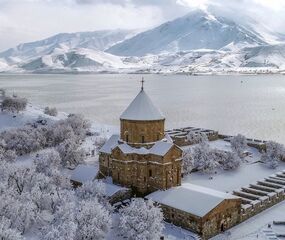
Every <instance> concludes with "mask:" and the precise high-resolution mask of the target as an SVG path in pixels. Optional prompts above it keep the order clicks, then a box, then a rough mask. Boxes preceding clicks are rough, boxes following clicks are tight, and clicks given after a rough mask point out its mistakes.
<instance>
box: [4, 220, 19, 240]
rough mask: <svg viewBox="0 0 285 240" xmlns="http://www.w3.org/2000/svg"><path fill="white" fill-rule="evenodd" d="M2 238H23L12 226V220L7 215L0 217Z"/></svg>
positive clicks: (17, 239)
mask: <svg viewBox="0 0 285 240" xmlns="http://www.w3.org/2000/svg"><path fill="white" fill-rule="evenodd" d="M0 239H1V240H22V239H23V237H22V235H21V233H20V232H19V231H17V230H16V229H12V228H11V221H10V220H9V219H7V218H6V217H0Z"/></svg>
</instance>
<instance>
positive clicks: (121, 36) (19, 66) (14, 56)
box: [0, 10, 285, 73]
mask: <svg viewBox="0 0 285 240" xmlns="http://www.w3.org/2000/svg"><path fill="white" fill-rule="evenodd" d="M254 24H256V23H255V22H254V21H253V20H252V22H250V21H249V24H248V26H244V25H241V24H237V23H235V22H234V21H232V20H230V19H227V18H225V17H222V16H217V15H216V14H211V13H209V12H208V11H201V10H196V11H193V12H191V13H189V14H187V15H185V16H183V17H180V18H177V19H175V20H173V21H169V22H166V23H164V24H161V25H160V26H158V27H155V28H153V29H150V30H148V31H144V32H141V33H139V32H138V31H137V30H102V31H94V32H78V33H62V34H57V35H54V36H51V37H49V38H47V39H43V40H40V41H35V42H31V43H24V44H20V45H18V46H17V47H15V48H12V49H8V50H6V51H4V52H2V53H0V72H95V73H97V72H119V73H120V72H124V73H128V72H130V73H141V72H144V73H170V72H171V73H184V72H186V73H187V72H189V73H191V72H199V71H203V72H207V71H209V72H224V71H228V70H229V71H236V72H238V71H242V70H241V69H242V68H243V69H247V68H248V69H250V68H251V69H253V68H268V69H270V71H277V72H282V71H285V64H284V63H285V38H284V41H281V40H280V39H282V36H283V35H279V34H278V33H276V34H275V33H271V32H270V31H269V30H266V29H264V27H263V26H256V27H254ZM256 29H261V30H260V31H257V30H256ZM133 42H135V43H133ZM110 49H113V50H114V49H116V51H119V53H116V54H114V52H112V51H110ZM122 49H123V52H121V50H122ZM126 53H127V54H126ZM137 53H139V54H137ZM137 55H138V56H137ZM225 69H228V70H225ZM247 71H249V72H250V71H251V70H247Z"/></svg>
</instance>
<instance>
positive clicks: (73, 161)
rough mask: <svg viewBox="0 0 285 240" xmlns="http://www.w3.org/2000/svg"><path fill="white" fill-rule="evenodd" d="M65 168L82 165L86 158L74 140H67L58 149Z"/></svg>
mask: <svg viewBox="0 0 285 240" xmlns="http://www.w3.org/2000/svg"><path fill="white" fill-rule="evenodd" d="M57 151H58V152H59V155H60V157H61V160H62V164H63V166H68V167H74V166H77V165H78V164H79V163H82V162H83V160H84V157H85V156H86V153H85V151H84V150H83V149H82V148H80V146H79V145H78V144H77V143H76V141H75V140H74V139H72V138H71V139H66V140H65V141H63V142H62V143H61V144H59V146H58V147H57Z"/></svg>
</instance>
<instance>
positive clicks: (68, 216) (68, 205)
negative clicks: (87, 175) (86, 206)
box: [41, 194, 77, 240]
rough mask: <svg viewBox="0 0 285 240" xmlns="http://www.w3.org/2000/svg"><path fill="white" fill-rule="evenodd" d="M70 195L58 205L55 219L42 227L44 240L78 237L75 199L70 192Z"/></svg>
mask: <svg viewBox="0 0 285 240" xmlns="http://www.w3.org/2000/svg"><path fill="white" fill-rule="evenodd" d="M68 197H71V198H69V199H68V198H66V199H62V200H63V201H62V202H61V204H60V205H58V206H57V210H56V212H55V213H54V215H53V220H52V221H51V222H50V223H49V224H46V225H45V226H44V227H42V229H41V235H42V239H43V240H53V239H59V240H73V239H74V240H75V239H76V230H77V223H76V222H75V212H76V205H75V199H74V198H73V197H72V195H70V194H68Z"/></svg>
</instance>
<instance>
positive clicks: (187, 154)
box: [182, 149, 194, 174]
mask: <svg viewBox="0 0 285 240" xmlns="http://www.w3.org/2000/svg"><path fill="white" fill-rule="evenodd" d="M182 159H183V173H185V174H189V173H191V172H192V170H193V168H194V162H193V158H192V151H191V149H186V150H185V151H183V156H182Z"/></svg>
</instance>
